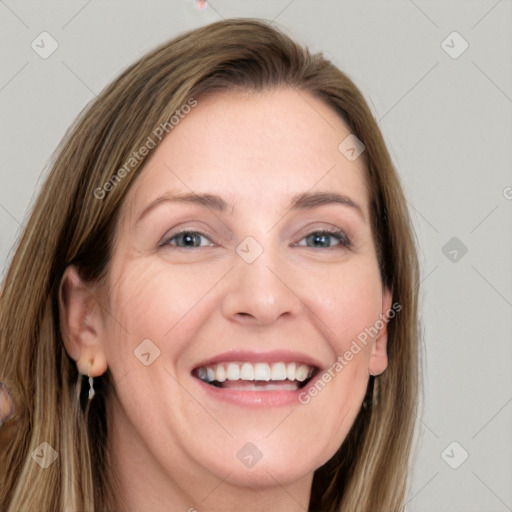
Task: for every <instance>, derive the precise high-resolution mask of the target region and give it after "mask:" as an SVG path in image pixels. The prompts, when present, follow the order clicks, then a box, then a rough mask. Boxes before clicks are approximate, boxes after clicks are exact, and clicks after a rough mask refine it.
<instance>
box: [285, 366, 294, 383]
mask: <svg viewBox="0 0 512 512" xmlns="http://www.w3.org/2000/svg"><path fill="white" fill-rule="evenodd" d="M286 378H287V379H288V380H295V363H289V364H287V365H286Z"/></svg>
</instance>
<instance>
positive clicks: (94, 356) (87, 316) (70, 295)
mask: <svg viewBox="0 0 512 512" xmlns="http://www.w3.org/2000/svg"><path fill="white" fill-rule="evenodd" d="M59 311H60V328H61V332H62V338H63V341H64V347H65V348H66V351H67V353H68V354H69V356H70V357H71V358H72V359H74V360H75V361H76V366H77V369H78V371H79V372H80V373H81V374H82V375H89V376H90V377H97V376H99V375H101V374H102V373H104V372H105V371H106V370H107V360H106V356H105V351H104V347H103V343H102V341H103V340H104V339H105V336H104V334H105V322H104V318H103V315H102V309H101V305H100V303H99V301H98V299H97V298H96V296H95V294H94V288H93V286H92V285H90V284H89V283H86V282H84V281H83V280H82V278H81V277H80V276H79V274H78V271H77V269H76V267H75V266H73V265H70V266H69V267H67V268H66V270H65V271H64V275H63V276H62V279H61V282H60V288H59Z"/></svg>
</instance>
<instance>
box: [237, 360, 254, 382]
mask: <svg viewBox="0 0 512 512" xmlns="http://www.w3.org/2000/svg"><path fill="white" fill-rule="evenodd" d="M240 379H241V380H254V368H253V366H252V364H250V363H244V364H243V365H242V368H241V370H240Z"/></svg>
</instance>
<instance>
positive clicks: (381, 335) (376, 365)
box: [368, 287, 393, 375]
mask: <svg viewBox="0 0 512 512" xmlns="http://www.w3.org/2000/svg"><path fill="white" fill-rule="evenodd" d="M392 300H393V296H392V292H391V291H390V290H389V289H388V288H387V287H384V288H383V290H382V311H381V317H380V321H378V323H376V327H379V326H381V325H382V324H383V325H382V328H380V329H379V332H378V333H377V335H376V337H375V339H374V342H373V346H372V351H371V355H370V363H369V367H368V370H369V373H370V375H380V374H381V373H383V372H384V371H385V370H386V368H387V367H388V353H387V344H388V321H389V320H388V314H389V311H390V309H391V301H392ZM381 322H382V324H381Z"/></svg>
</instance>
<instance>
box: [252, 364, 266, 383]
mask: <svg viewBox="0 0 512 512" xmlns="http://www.w3.org/2000/svg"><path fill="white" fill-rule="evenodd" d="M254 380H270V366H269V365H268V364H267V363H256V364H255V365H254Z"/></svg>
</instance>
